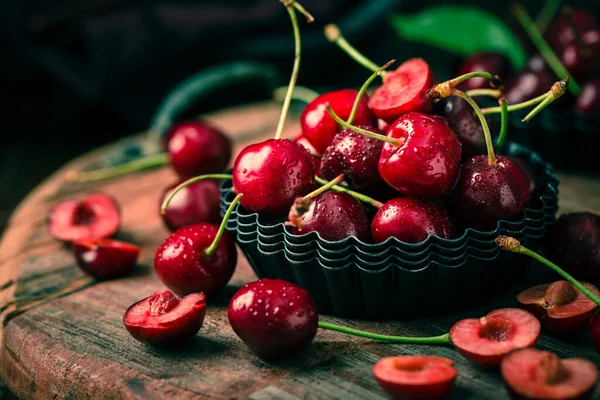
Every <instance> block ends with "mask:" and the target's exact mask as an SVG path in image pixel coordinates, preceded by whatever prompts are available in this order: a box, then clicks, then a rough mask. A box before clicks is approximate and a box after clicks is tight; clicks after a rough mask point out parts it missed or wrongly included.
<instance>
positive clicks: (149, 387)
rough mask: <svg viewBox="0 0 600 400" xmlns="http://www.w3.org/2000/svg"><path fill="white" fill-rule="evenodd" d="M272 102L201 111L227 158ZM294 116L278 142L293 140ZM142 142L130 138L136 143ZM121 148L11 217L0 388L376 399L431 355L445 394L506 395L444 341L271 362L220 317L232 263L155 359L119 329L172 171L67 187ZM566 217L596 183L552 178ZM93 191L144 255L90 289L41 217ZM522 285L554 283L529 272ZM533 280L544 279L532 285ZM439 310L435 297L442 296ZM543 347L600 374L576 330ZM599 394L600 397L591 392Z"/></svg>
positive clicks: (56, 179) (262, 132) (333, 336)
mask: <svg viewBox="0 0 600 400" xmlns="http://www.w3.org/2000/svg"><path fill="white" fill-rule="evenodd" d="M278 115H279V105H278V104H273V103H263V104H256V105H252V106H245V107H240V108H236V109H229V110H225V111H223V112H219V113H216V114H212V115H210V116H207V117H206V119H207V120H209V121H210V122H211V123H213V124H214V125H216V126H217V127H220V128H221V129H223V130H224V131H226V132H228V134H229V135H230V136H231V137H232V138H233V139H234V141H235V144H236V151H239V149H240V148H241V147H242V146H244V145H246V144H248V143H249V142H254V141H257V140H260V139H262V138H267V137H270V136H271V135H272V134H273V132H274V130H275V125H276V122H277V117H278ZM296 121H297V117H296V116H295V117H290V119H289V122H288V124H287V127H286V131H285V133H284V136H286V137H291V136H294V135H295V134H296V133H297V132H298V131H299V126H298V123H297V122H296ZM141 139H142V136H136V137H132V138H129V139H127V140H129V141H139V140H141ZM115 146H117V145H114V146H109V147H107V148H103V149H99V150H97V151H95V152H93V153H90V154H87V155H85V156H83V157H81V158H79V159H76V160H74V161H73V162H71V163H70V164H68V165H67V166H65V167H64V168H62V169H61V170H59V171H57V172H56V173H55V174H54V175H53V176H52V177H50V178H49V179H48V180H47V181H46V182H45V183H44V184H42V185H41V186H40V187H38V188H37V189H36V190H35V191H33V192H32V193H31V194H30V195H29V196H28V197H27V198H26V199H25V201H24V202H23V203H22V204H21V206H20V207H19V208H18V209H17V210H16V211H15V212H14V214H13V215H12V217H11V220H10V222H9V225H8V227H7V229H6V232H5V234H4V237H3V238H2V242H1V243H0V321H1V326H0V344H1V347H0V379H2V380H3V381H4V382H5V383H6V385H7V386H8V387H9V388H10V389H11V390H12V391H13V392H14V393H15V394H17V395H18V396H19V397H22V398H41V399H46V398H48V399H49V398H59V399H71V398H73V399H88V398H89V399H91V398H93V399H98V398H107V399H109V398H110V399H164V398H186V399H187V398H190V399H191V398H194V399H229V398H249V399H271V398H277V399H304V398H310V399H325V398H343V399H367V398H368V399H378V398H384V397H385V396H384V394H383V392H382V391H381V390H380V389H379V387H378V385H377V383H376V382H375V380H374V379H373V377H372V374H371V370H372V367H373V364H374V363H375V362H376V361H377V360H378V359H379V358H381V357H384V356H390V355H400V354H434V355H440V356H445V357H448V358H451V359H453V360H455V362H456V365H457V367H458V370H459V377H458V379H457V382H456V387H455V388H454V390H453V393H452V398H456V399H463V398H471V399H505V398H508V395H507V393H506V390H505V389H504V387H503V384H502V379H501V376H500V374H499V373H498V372H497V371H493V370H484V369H481V368H479V367H477V366H475V365H473V364H472V363H470V362H468V361H467V360H465V359H464V358H462V357H461V356H460V355H459V354H458V353H457V352H456V351H455V350H454V349H453V348H452V347H450V346H437V347H436V346H423V345H420V346H419V345H399V344H394V345H392V344H382V343H376V342H373V341H369V340H365V339H359V338H354V337H348V336H344V335H341V334H338V333H335V332H329V331H319V333H318V334H317V337H316V339H315V340H314V342H313V343H312V344H311V345H310V346H309V347H308V348H307V349H306V350H305V351H303V352H302V353H301V354H298V355H296V356H294V357H293V358H291V359H288V360H286V361H284V362H281V363H276V364H266V363H264V362H262V361H260V360H259V359H257V358H256V357H255V356H254V355H252V354H251V353H250V352H249V351H248V350H247V349H246V347H245V346H244V345H243V344H242V343H241V341H240V340H239V339H238V338H237V336H236V335H235V334H234V333H233V331H232V330H231V328H230V326H229V324H228V322H227V313H226V307H227V304H228V301H229V299H230V297H231V295H232V294H233V293H234V292H235V290H236V289H237V288H239V287H240V286H241V285H242V284H243V283H245V282H247V281H250V280H252V279H255V276H254V274H253V272H252V271H251V269H250V267H249V266H248V263H247V262H246V260H245V259H244V258H243V256H241V255H240V261H239V265H238V267H237V271H236V273H235V275H234V277H233V279H232V281H231V282H230V284H229V285H228V287H227V288H226V289H224V290H223V291H222V292H221V293H220V294H219V295H218V296H217V297H216V298H214V299H212V300H211V302H210V303H209V308H208V312H207V318H206V321H205V324H204V326H203V328H202V330H201V331H200V333H199V334H198V335H197V337H196V338H195V339H194V340H193V341H192V342H191V343H190V344H189V345H187V346H185V347H183V348H181V349H178V350H171V351H163V350H157V349H153V348H151V347H147V346H144V345H142V344H140V343H138V342H136V341H135V340H134V339H133V338H131V337H130V336H129V334H128V333H127V332H126V330H125V329H124V327H123V324H122V317H123V313H124V312H125V310H126V309H127V307H128V306H129V305H131V304H132V303H134V302H135V301H137V300H139V299H141V298H143V297H146V296H148V295H150V294H151V293H153V292H154V291H156V290H159V289H162V288H163V286H162V285H161V283H160V281H159V280H158V279H157V278H156V276H155V274H154V271H153V268H152V261H153V258H154V253H155V250H156V247H157V246H158V245H159V244H160V243H161V242H162V241H163V240H164V239H165V238H166V237H167V236H168V231H167V230H166V229H165V228H164V227H163V225H162V221H161V220H160V217H159V214H158V207H159V206H158V201H159V196H160V193H161V191H162V189H163V188H164V187H165V186H166V185H167V184H168V183H170V182H171V181H173V180H174V179H175V176H174V174H173V173H172V172H171V171H170V170H169V169H168V168H162V169H156V170H152V171H147V172H143V173H137V174H132V175H129V176H125V177H121V178H118V179H113V180H109V181H105V182H100V183H90V184H73V183H68V182H67V181H66V180H65V176H66V174H68V173H69V171H72V170H84V169H89V168H92V167H93V166H94V165H95V164H96V163H97V162H98V160H100V159H102V157H104V156H105V155H106V154H107V153H108V152H110V151H112V150H114V149H115V148H116V147H115ZM559 177H560V178H561V185H560V201H561V212H568V211H577V210H588V211H593V212H596V213H600V179H598V178H594V177H590V176H587V177H586V176H582V175H579V174H573V173H559ZM92 191H103V192H107V193H110V194H112V195H113V196H115V197H116V199H117V200H118V201H119V203H120V204H121V207H122V216H123V223H122V229H121V232H120V233H119V235H118V237H119V238H121V239H124V240H127V241H131V242H133V243H136V244H139V245H141V246H142V253H141V256H140V262H139V266H138V268H137V269H136V272H135V274H134V275H133V276H130V277H128V278H125V279H120V280H115V281H109V282H97V281H94V280H93V279H91V278H89V277H87V276H86V275H84V274H83V273H82V272H81V271H80V270H79V269H78V268H77V266H76V265H75V263H74V258H73V255H72V253H71V250H70V249H69V248H68V247H66V246H64V245H63V244H61V243H59V242H57V241H55V240H53V239H52V238H50V236H49V235H48V233H47V230H46V218H47V215H48V211H49V210H50V209H51V208H52V206H54V205H55V204H56V203H57V202H59V201H60V200H62V199H66V198H69V197H73V196H77V195H82V194H84V193H88V192H92ZM530 272H531V274H530V275H531V276H533V275H535V274H537V273H541V274H545V275H544V277H545V278H546V280H551V279H555V277H554V276H553V275H551V274H550V273H548V272H546V271H545V270H543V269H541V268H540V267H539V266H534V267H533V268H532V269H531V271H530ZM538 280H539V278H538ZM529 283H531V282H522V283H520V284H518V285H517V286H516V287H515V288H514V290H512V291H511V293H508V294H507V295H506V296H503V297H502V298H499V299H497V300H496V301H495V302H494V303H493V304H488V305H485V306H482V307H477V308H475V309H473V310H470V311H467V312H461V313H456V314H452V315H446V316H440V317H437V318H433V319H428V320H414V321H405V322H388V323H385V322H378V323H373V322H366V321H351V320H341V319H338V318H332V317H329V316H322V318H323V319H324V320H327V321H331V322H336V323H340V324H344V325H348V326H352V327H357V328H362V329H367V330H371V331H377V332H381V333H386V334H399V335H414V336H417V335H438V334H441V333H444V332H447V331H448V329H449V328H450V326H451V325H452V324H453V323H454V322H455V321H456V320H458V319H461V318H463V317H465V316H472V317H478V316H482V315H484V314H485V313H487V312H488V311H489V310H491V309H492V308H494V307H499V306H515V302H514V293H516V291H517V290H519V289H521V288H523V287H524V286H526V285H528V284H529ZM440 300H441V301H443V299H440ZM539 347H540V348H544V349H550V350H552V351H555V352H557V353H558V354H559V355H561V356H563V357H567V356H579V357H585V358H588V359H590V360H592V361H593V362H594V363H596V365H599V366H600V357H599V356H598V355H597V354H596V353H595V352H594V351H593V349H592V347H591V346H590V344H589V342H588V339H587V337H586V334H585V332H582V334H581V335H579V336H577V337H574V338H569V339H556V338H552V337H548V336H545V335H543V336H542V337H541V338H540V341H539ZM596 395H598V396H600V391H597V392H596Z"/></svg>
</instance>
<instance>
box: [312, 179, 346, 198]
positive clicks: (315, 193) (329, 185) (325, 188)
mask: <svg viewBox="0 0 600 400" xmlns="http://www.w3.org/2000/svg"><path fill="white" fill-rule="evenodd" d="M343 180H344V174H339V175H338V176H336V177H335V178H334V179H332V180H331V181H329V182H327V183H325V184H324V185H323V186H321V187H320V188H318V189H315V190H313V191H312V192H310V193H309V194H307V195H306V196H304V197H303V198H302V200H309V199H312V198H313V197H316V196H318V195H320V194H321V193H323V192H326V191H328V190H329V189H331V188H332V187H333V186H335V185H337V184H338V183H340V182H341V181H343Z"/></svg>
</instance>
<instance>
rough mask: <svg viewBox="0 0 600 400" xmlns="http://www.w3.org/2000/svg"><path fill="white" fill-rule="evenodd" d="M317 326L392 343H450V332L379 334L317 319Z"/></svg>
mask: <svg viewBox="0 0 600 400" xmlns="http://www.w3.org/2000/svg"><path fill="white" fill-rule="evenodd" d="M319 328H321V329H326V330H329V331H336V332H341V333H345V334H347V335H352V336H359V337H362V338H366V339H373V340H379V341H383V342H393V343H420V344H451V343H452V342H451V341H450V334H448V333H445V334H443V335H439V336H429V337H407V336H391V335H380V334H378V333H371V332H365V331H360V330H358V329H352V328H348V327H346V326H341V325H335V324H331V323H329V322H324V321H319Z"/></svg>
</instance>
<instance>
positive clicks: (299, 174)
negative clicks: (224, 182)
mask: <svg viewBox="0 0 600 400" xmlns="http://www.w3.org/2000/svg"><path fill="white" fill-rule="evenodd" d="M315 173H316V170H315V164H314V162H313V159H312V157H311V155H310V153H309V152H308V151H307V150H306V149H305V148H304V147H303V146H302V145H300V144H298V143H295V142H292V141H291V140H287V139H269V140H266V141H264V142H261V143H256V144H251V145H250V146H248V147H246V148H245V149H243V150H242V151H241V153H240V154H239V156H238V157H237V158H236V160H235V163H234V165H233V172H232V175H233V179H232V180H233V187H234V189H235V191H236V193H243V194H244V197H242V199H241V201H240V204H241V205H242V206H243V207H244V208H245V209H246V210H248V211H251V212H257V213H260V214H262V215H282V214H286V213H287V212H288V211H289V209H290V207H291V206H292V205H293V204H294V200H295V199H296V198H297V197H300V196H302V195H305V194H306V193H308V192H310V190H311V189H312V188H313V187H314V176H315Z"/></svg>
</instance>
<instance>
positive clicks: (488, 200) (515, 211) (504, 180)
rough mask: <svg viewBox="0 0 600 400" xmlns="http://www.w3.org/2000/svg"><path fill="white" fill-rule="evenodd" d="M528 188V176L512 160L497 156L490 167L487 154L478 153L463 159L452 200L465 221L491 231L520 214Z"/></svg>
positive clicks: (526, 200) (525, 201)
mask: <svg viewBox="0 0 600 400" xmlns="http://www.w3.org/2000/svg"><path fill="white" fill-rule="evenodd" d="M529 190H530V189H529V179H528V178H527V176H526V175H525V173H524V172H523V170H522V169H521V167H520V166H519V165H518V164H517V163H515V162H514V161H513V160H512V159H510V158H508V157H505V156H502V155H497V156H496V163H495V164H494V165H491V166H490V165H489V164H488V158H487V156H475V157H472V158H470V159H468V160H467V161H465V162H464V164H463V166H462V169H461V172H460V175H459V177H458V180H457V181H456V186H455V187H454V190H453V191H452V193H451V195H450V199H449V200H450V205H451V208H452V209H453V213H454V215H455V216H456V218H457V219H459V220H460V221H461V222H462V223H464V224H465V225H467V226H470V227H473V228H476V229H484V230H492V229H494V228H495V227H496V224H497V223H498V221H500V220H511V219H514V218H515V217H517V216H519V215H521V213H522V212H523V210H524V208H525V205H526V204H527V202H528V201H529V196H530V192H529Z"/></svg>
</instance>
